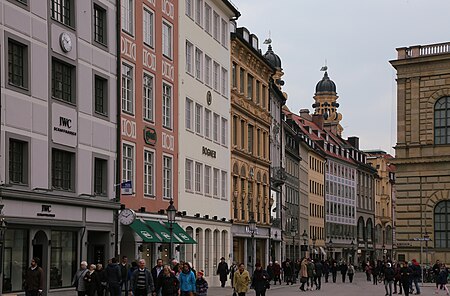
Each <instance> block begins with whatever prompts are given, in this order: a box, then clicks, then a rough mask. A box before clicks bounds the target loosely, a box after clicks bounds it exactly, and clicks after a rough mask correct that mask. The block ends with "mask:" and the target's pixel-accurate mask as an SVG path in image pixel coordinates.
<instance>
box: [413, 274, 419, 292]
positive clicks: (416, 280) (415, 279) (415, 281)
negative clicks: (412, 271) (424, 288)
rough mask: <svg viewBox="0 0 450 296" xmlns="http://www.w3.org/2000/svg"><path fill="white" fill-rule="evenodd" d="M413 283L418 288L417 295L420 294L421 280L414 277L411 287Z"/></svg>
mask: <svg viewBox="0 0 450 296" xmlns="http://www.w3.org/2000/svg"><path fill="white" fill-rule="evenodd" d="M413 283H414V286H416V294H420V287H419V278H418V277H413V278H412V283H411V285H412V284H413Z"/></svg>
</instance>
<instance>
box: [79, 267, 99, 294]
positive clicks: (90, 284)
mask: <svg viewBox="0 0 450 296" xmlns="http://www.w3.org/2000/svg"><path fill="white" fill-rule="evenodd" d="M83 280H84V284H85V286H86V290H85V291H86V294H87V295H95V291H96V290H97V287H98V285H99V277H98V272H97V271H95V270H94V271H93V272H90V271H88V272H86V273H85V274H84V278H83Z"/></svg>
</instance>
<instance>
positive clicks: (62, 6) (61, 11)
mask: <svg viewBox="0 0 450 296" xmlns="http://www.w3.org/2000/svg"><path fill="white" fill-rule="evenodd" d="M73 2H74V1H73V0H52V3H51V6H52V7H51V10H52V18H53V19H54V20H55V21H57V22H60V23H62V24H64V25H67V26H71V27H73V25H74V16H73V13H74V11H75V6H74V3H73Z"/></svg>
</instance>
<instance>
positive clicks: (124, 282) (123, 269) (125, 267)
mask: <svg viewBox="0 0 450 296" xmlns="http://www.w3.org/2000/svg"><path fill="white" fill-rule="evenodd" d="M130 268H131V265H130V264H128V257H127V256H122V262H120V274H121V276H122V278H121V282H120V287H121V289H122V292H124V294H125V296H128V291H129V288H128V271H129V270H130Z"/></svg>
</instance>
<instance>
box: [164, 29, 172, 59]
mask: <svg viewBox="0 0 450 296" xmlns="http://www.w3.org/2000/svg"><path fill="white" fill-rule="evenodd" d="M162 48H163V55H165V56H166V57H167V58H169V59H171V58H172V26H170V25H169V24H168V23H166V22H163V32H162Z"/></svg>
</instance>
